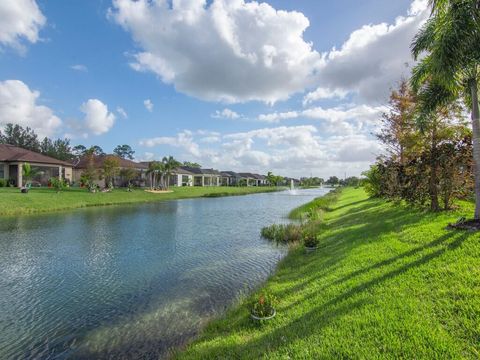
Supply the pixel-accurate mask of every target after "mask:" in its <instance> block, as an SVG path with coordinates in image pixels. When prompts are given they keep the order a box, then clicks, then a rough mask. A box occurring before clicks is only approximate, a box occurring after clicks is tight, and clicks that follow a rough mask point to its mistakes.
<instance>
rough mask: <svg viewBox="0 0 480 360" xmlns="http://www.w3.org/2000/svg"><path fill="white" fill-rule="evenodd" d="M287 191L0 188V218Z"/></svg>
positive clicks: (216, 188) (270, 189)
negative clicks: (57, 191)
mask: <svg viewBox="0 0 480 360" xmlns="http://www.w3.org/2000/svg"><path fill="white" fill-rule="evenodd" d="M284 190H286V188H284V187H222V186H219V187H192V188H190V187H189V188H187V187H181V188H173V187H172V188H171V191H168V192H163V193H151V192H147V191H144V189H135V190H134V191H132V192H127V191H126V190H125V189H123V188H122V189H115V190H114V191H112V192H109V193H95V194H91V193H89V192H87V191H86V190H85V189H77V188H75V189H67V190H64V191H62V192H60V193H56V192H55V190H54V189H49V188H33V189H31V190H30V192H29V193H28V194H21V193H20V191H19V190H18V189H16V188H0V202H2V203H3V204H4V205H3V206H2V208H1V209H0V218H1V217H7V216H17V215H34V214H47V213H56V212H59V211H67V210H76V209H84V208H89V207H101V206H116V205H134V204H146V203H153V202H161V201H171V200H181V199H195V198H213V197H227V196H243V195H251V194H261V193H270V192H279V191H284Z"/></svg>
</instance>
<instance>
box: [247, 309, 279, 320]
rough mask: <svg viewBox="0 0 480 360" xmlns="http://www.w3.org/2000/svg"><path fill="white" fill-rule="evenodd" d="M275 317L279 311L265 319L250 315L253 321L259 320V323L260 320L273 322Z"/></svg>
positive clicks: (274, 311)
mask: <svg viewBox="0 0 480 360" xmlns="http://www.w3.org/2000/svg"><path fill="white" fill-rule="evenodd" d="M275 315H277V311H276V310H275V309H273V314H272V315H270V316H265V317H259V316H256V315H254V314H252V313H250V317H251V318H252V319H253V320H257V321H260V320H271V319H273V318H274V317H275Z"/></svg>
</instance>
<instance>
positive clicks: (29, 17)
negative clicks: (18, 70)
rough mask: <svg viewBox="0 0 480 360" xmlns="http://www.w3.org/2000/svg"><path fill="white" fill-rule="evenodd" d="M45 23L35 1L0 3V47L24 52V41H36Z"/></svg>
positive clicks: (21, 0)
mask: <svg viewBox="0 0 480 360" xmlns="http://www.w3.org/2000/svg"><path fill="white" fill-rule="evenodd" d="M46 21H47V20H46V18H45V16H44V15H43V14H42V12H41V11H40V9H39V8H38V5H37V3H36V2H35V0H14V1H9V0H3V1H0V45H2V46H9V47H13V48H15V49H17V50H20V51H24V50H25V46H24V42H25V41H28V42H30V43H36V42H37V41H38V39H39V34H38V33H39V31H40V29H41V28H42V27H43V26H44V25H45V23H46Z"/></svg>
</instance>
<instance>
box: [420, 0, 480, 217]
mask: <svg viewBox="0 0 480 360" xmlns="http://www.w3.org/2000/svg"><path fill="white" fill-rule="evenodd" d="M429 4H430V6H431V9H432V12H431V15H430V18H429V20H428V21H427V22H426V24H425V25H424V26H423V27H422V28H421V29H420V31H419V33H418V34H417V35H416V37H415V38H414V40H413V43H412V53H413V55H414V57H415V59H418V58H420V57H421V56H423V55H425V56H424V57H422V58H421V60H420V62H419V63H418V65H417V66H415V68H414V69H413V73H412V79H411V82H412V85H413V89H414V90H415V91H416V92H417V93H418V101H419V107H420V114H419V123H420V125H422V124H424V123H425V122H426V121H428V120H427V119H429V118H430V117H431V116H432V114H434V113H435V112H436V111H437V110H438V109H439V108H442V107H444V106H446V105H448V104H450V103H452V102H455V101H457V100H458V99H460V98H461V99H463V100H464V102H465V104H466V106H467V107H468V108H469V110H470V112H471V119H472V130H473V132H472V142H473V160H474V165H475V166H474V168H475V169H474V171H475V215H474V217H475V219H480V112H479V103H478V86H479V80H480V46H479V44H480V1H478V0H430V1H429Z"/></svg>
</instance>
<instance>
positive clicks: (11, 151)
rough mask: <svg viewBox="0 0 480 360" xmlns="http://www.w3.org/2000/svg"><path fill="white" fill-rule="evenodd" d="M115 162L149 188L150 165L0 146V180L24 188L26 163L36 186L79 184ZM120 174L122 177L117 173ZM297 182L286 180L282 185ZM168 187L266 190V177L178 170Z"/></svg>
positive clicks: (120, 182) (116, 182) (118, 182)
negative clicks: (60, 156)
mask: <svg viewBox="0 0 480 360" xmlns="http://www.w3.org/2000/svg"><path fill="white" fill-rule="evenodd" d="M109 158H110V159H111V158H115V159H116V160H117V163H118V166H119V168H120V169H127V168H128V169H134V170H135V171H136V172H137V177H136V178H135V179H134V180H133V181H132V182H133V183H134V185H136V186H150V176H148V175H147V172H148V167H149V163H148V162H135V161H131V160H127V159H123V158H120V157H118V156H115V155H97V156H93V157H82V158H80V159H77V160H75V161H73V162H72V163H69V162H66V161H61V160H57V159H54V158H52V157H49V156H45V155H43V154H39V153H36V152H34V151H30V150H26V149H23V148H20V147H16V146H13V145H6V144H0V179H5V180H6V181H8V182H10V183H11V184H12V185H14V186H18V187H21V186H22V185H23V178H22V177H23V169H22V167H23V164H25V163H29V164H30V165H31V167H32V168H34V170H35V171H34V173H35V177H34V178H33V183H34V184H36V185H47V184H48V181H49V179H50V178H52V177H58V178H61V179H65V180H67V181H68V182H70V183H76V184H79V183H80V180H81V176H82V174H83V173H84V172H85V170H86V169H87V168H88V167H93V168H94V169H96V170H99V171H101V169H103V167H104V164H105V161H106V160H107V159H109ZM120 174H121V173H120ZM120 174H119V175H117V176H115V177H114V179H113V182H114V186H125V185H126V180H125V179H123V178H122V176H121V175H120ZM291 180H294V181H295V182H298V180H296V179H290V178H285V184H290V181H291ZM166 181H168V185H169V186H265V185H268V181H267V178H266V176H264V175H260V174H254V173H237V172H234V171H218V170H215V169H201V168H194V167H187V166H180V167H178V168H177V169H175V170H174V171H173V172H172V175H171V176H170V177H169V178H168V179H166ZM96 182H97V184H98V185H99V186H105V180H104V179H102V180H100V179H98V180H96Z"/></svg>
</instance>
